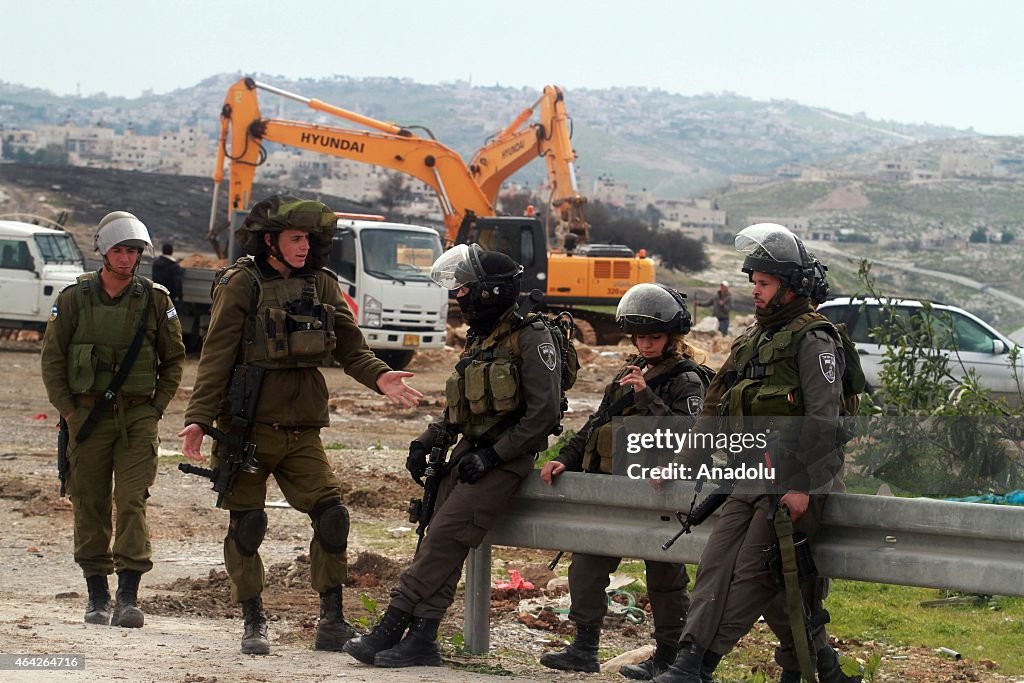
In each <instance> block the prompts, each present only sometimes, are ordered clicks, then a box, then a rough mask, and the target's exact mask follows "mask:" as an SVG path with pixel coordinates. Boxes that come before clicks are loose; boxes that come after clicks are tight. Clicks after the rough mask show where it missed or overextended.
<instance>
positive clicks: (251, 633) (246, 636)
mask: <svg viewBox="0 0 1024 683" xmlns="http://www.w3.org/2000/svg"><path fill="white" fill-rule="evenodd" d="M242 619H243V620H244V622H245V630H244V631H243V632H242V654H243V655H269V654H270V642H269V641H268V640H267V613H266V612H264V611H263V599H262V598H261V597H260V596H259V595H257V596H256V597H254V598H249V599H248V600H246V601H245V602H243V603H242Z"/></svg>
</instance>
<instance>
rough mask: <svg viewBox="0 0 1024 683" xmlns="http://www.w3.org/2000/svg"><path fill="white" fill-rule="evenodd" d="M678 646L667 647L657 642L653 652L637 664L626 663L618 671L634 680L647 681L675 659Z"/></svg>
mask: <svg viewBox="0 0 1024 683" xmlns="http://www.w3.org/2000/svg"><path fill="white" fill-rule="evenodd" d="M677 652H679V648H678V647H669V646H668V645H662V644H661V643H658V644H657V646H656V647H655V648H654V653H653V654H652V655H651V656H650V657H648V658H647V659H645V660H644V661H642V662H640V663H639V664H627V665H626V666H624V667H622V668H621V669H619V673H620V674H622V675H623V676H625V677H626V678H632V679H633V680H634V681H649V680H651V679H652V678H654V677H655V676H657V675H658V674H660V673H662V672H664V671H665V670H666V669H668V668H669V667H670V666H672V662H674V661H675V659H676V653H677Z"/></svg>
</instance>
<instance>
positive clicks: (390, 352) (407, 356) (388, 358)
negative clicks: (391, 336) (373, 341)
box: [373, 349, 416, 370]
mask: <svg viewBox="0 0 1024 683" xmlns="http://www.w3.org/2000/svg"><path fill="white" fill-rule="evenodd" d="M373 353H374V355H376V356H377V358H380V359H381V360H382V361H384V362H385V363H387V364H388V365H390V366H391V369H392V370H405V368H406V367H408V365H409V363H411V362H412V357H413V356H415V355H416V352H415V351H398V350H395V349H380V350H377V351H374V352H373Z"/></svg>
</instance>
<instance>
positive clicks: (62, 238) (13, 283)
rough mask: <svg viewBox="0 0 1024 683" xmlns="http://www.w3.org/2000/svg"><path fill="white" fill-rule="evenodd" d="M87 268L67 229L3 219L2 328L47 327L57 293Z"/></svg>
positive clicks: (0, 239) (0, 230)
mask: <svg viewBox="0 0 1024 683" xmlns="http://www.w3.org/2000/svg"><path fill="white" fill-rule="evenodd" d="M84 269H85V260H84V259H83V258H82V252H81V251H79V249H78V246H77V245H76V244H75V240H74V238H73V237H72V236H71V235H69V234H68V233H66V232H64V231H63V230H54V229H53V228H44V227H40V226H38V225H33V224H31V223H20V222H17V221H3V220H0V327H14V328H24V329H30V330H39V331H43V330H44V329H46V322H47V320H48V319H49V317H50V309H51V308H52V307H53V302H54V300H55V299H56V298H57V294H58V293H59V292H60V290H62V289H64V287H65V286H66V285H68V284H70V283H72V282H74V281H75V278H77V277H78V276H79V275H81V274H82V272H83V271H84Z"/></svg>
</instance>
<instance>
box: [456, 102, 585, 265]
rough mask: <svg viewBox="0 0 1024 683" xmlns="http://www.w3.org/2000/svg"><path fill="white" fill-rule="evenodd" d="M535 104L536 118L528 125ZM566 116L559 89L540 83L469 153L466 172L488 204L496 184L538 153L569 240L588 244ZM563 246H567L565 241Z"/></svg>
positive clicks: (495, 195)
mask: <svg viewBox="0 0 1024 683" xmlns="http://www.w3.org/2000/svg"><path fill="white" fill-rule="evenodd" d="M538 107H539V108H540V114H539V119H540V120H539V122H535V123H528V122H529V121H530V119H531V118H532V117H533V115H534V113H535V112H536V111H537V109H538ZM570 128H571V126H570V119H569V115H568V114H567V113H566V111H565V96H564V94H563V93H562V90H561V88H559V87H557V86H553V85H548V86H545V87H544V91H543V94H542V95H541V96H540V98H538V100H537V101H536V102H534V103H533V104H532V105H530V106H529V107H527V108H526V109H523V110H522V111H521V112H519V115H518V116H516V118H515V119H514V120H513V121H512V123H510V124H509V125H508V126H506V127H505V128H504V129H502V130H501V131H500V132H499V133H498V134H497V135H495V136H494V137H493V138H491V140H490V141H489V142H488V143H487V144H486V145H485V146H484V147H482V148H481V149H480V150H479V151H477V153H476V154H475V155H474V157H473V160H472V161H471V162H470V164H469V168H470V172H471V173H472V174H473V177H474V178H475V179H476V182H477V184H478V185H479V186H480V188H481V189H482V190H483V193H484V195H485V196H486V197H487V199H488V201H490V202H491V204H492V205H494V204H496V203H497V199H498V191H499V190H500V189H501V185H502V184H503V183H504V182H505V181H506V180H507V179H508V178H509V177H511V176H512V174H513V173H515V172H516V171H518V170H519V169H520V168H522V167H523V166H525V165H526V164H527V163H529V162H530V161H532V160H534V159H536V158H537V157H544V160H545V163H547V168H548V180H549V182H550V184H551V200H550V201H551V205H552V206H553V207H554V208H555V210H556V211H557V212H558V216H559V220H560V221H561V222H562V223H563V224H564V225H565V228H566V230H567V232H568V234H569V235H572V236H573V237H572V238H571V240H572V243H573V244H575V243H576V242H584V243H585V242H587V241H588V239H589V236H590V225H589V224H588V223H587V222H586V218H585V217H584V207H585V205H586V202H587V200H586V197H584V196H583V195H581V194H580V191H579V185H578V183H577V180H576V152H575V151H574V150H573V148H572V142H571V137H572V134H571V130H570ZM567 246H568V245H567Z"/></svg>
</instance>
